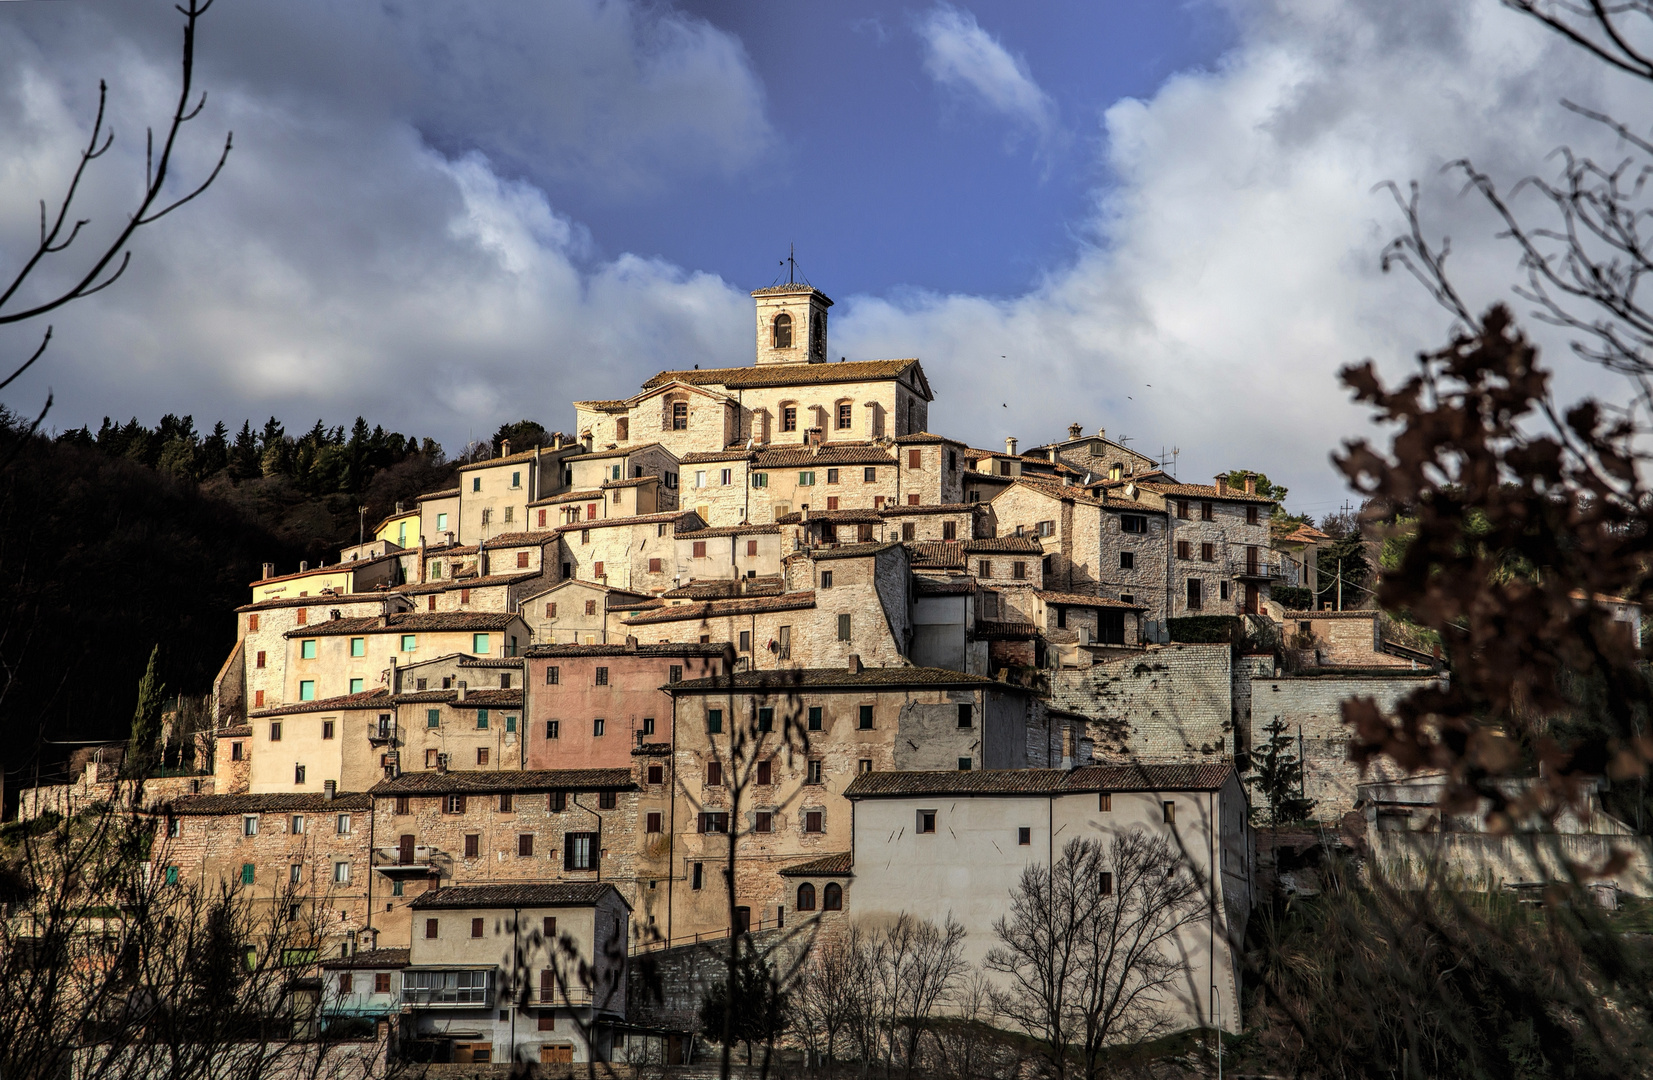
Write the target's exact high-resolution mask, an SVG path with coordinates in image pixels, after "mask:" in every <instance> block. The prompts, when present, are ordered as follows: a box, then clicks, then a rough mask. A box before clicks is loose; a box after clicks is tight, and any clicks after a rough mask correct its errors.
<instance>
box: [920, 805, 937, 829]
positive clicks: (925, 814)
mask: <svg viewBox="0 0 1653 1080" xmlns="http://www.w3.org/2000/svg"><path fill="white" fill-rule="evenodd" d="M918 831H919V832H921V833H933V832H935V831H936V812H935V811H934V810H920V811H919V812H918Z"/></svg>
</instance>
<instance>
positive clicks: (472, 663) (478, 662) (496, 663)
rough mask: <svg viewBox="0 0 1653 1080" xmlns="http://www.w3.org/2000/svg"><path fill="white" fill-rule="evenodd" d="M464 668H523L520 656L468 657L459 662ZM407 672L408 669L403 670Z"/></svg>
mask: <svg viewBox="0 0 1653 1080" xmlns="http://www.w3.org/2000/svg"><path fill="white" fill-rule="evenodd" d="M459 666H460V667H464V668H510V669H512V670H515V669H517V668H520V667H521V666H522V657H520V656H509V657H506V656H467V657H464V658H463V659H461V660H460V661H459ZM402 670H403V671H406V670H407V668H403V669H402Z"/></svg>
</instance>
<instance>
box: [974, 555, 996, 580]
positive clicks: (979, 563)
mask: <svg viewBox="0 0 1653 1080" xmlns="http://www.w3.org/2000/svg"><path fill="white" fill-rule="evenodd" d="M976 576H977V577H984V578H990V577H992V576H993V561H992V560H991V559H977V560H976Z"/></svg>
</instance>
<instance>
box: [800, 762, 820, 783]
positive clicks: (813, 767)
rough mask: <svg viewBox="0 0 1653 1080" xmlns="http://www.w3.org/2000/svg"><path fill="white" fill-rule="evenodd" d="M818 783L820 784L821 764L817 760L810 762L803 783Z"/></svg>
mask: <svg viewBox="0 0 1653 1080" xmlns="http://www.w3.org/2000/svg"><path fill="white" fill-rule="evenodd" d="M820 782H821V762H820V759H819V758H817V759H816V760H814V761H811V762H810V763H809V771H808V773H807V779H806V780H805V781H804V783H806V784H819V783H820Z"/></svg>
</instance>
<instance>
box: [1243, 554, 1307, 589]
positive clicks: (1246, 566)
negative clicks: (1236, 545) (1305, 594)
mask: <svg viewBox="0 0 1653 1080" xmlns="http://www.w3.org/2000/svg"><path fill="white" fill-rule="evenodd" d="M1228 573H1229V576H1231V577H1236V578H1239V579H1240V580H1242V581H1245V580H1251V581H1278V582H1281V583H1283V584H1287V585H1290V584H1295V580H1294V579H1295V578H1296V576H1297V566H1296V564H1295V563H1292V562H1291V561H1290V560H1287V559H1281V558H1279V557H1278V556H1276V557H1275V558H1273V559H1270V558H1268V557H1267V556H1266V555H1265V553H1264V552H1263V551H1262V550H1259V551H1258V552H1257V553H1256V557H1255V558H1251V557H1248V556H1244V555H1231V556H1229V559H1228Z"/></svg>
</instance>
